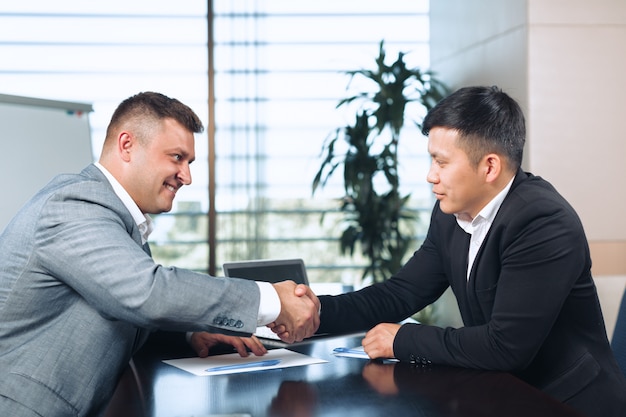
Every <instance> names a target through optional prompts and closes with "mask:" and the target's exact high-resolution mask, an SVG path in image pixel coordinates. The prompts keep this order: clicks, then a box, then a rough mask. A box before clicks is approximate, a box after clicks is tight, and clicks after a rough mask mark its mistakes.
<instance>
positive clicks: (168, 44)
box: [0, 0, 432, 283]
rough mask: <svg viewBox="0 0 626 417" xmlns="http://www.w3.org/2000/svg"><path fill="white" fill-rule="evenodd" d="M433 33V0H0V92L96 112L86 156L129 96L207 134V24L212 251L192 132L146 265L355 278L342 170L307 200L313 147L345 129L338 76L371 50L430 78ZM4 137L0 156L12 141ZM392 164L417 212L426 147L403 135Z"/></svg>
mask: <svg viewBox="0 0 626 417" xmlns="http://www.w3.org/2000/svg"><path fill="white" fill-rule="evenodd" d="M209 8H210V9H209ZM209 10H211V11H212V13H208V12H209ZM207 16H212V18H213V20H212V21H208V20H207ZM428 25H429V22H428V0H413V1H406V0H387V1H385V2H380V1H373V0H358V1H356V0H342V1H336V0H316V1H314V2H302V1H290V0H271V1H255V0H213V1H200V0H193V1H192V0H190V1H185V2H170V1H164V0H134V1H132V2H128V1H121V0H109V1H107V2H84V1H80V0H58V1H55V2H49V1H46V0H23V1H20V2H3V4H2V5H0V93H4V94H13V95H24V96H31V97H39V98H48V99H57V100H67V101H79V102H88V103H92V104H93V108H94V112H93V113H92V114H91V115H90V119H91V125H92V140H93V149H94V158H97V156H98V154H99V150H100V147H101V144H102V141H103V140H104V131H105V129H106V125H107V123H108V120H109V118H110V116H111V114H112V112H113V110H114V109H115V107H116V106H117V104H118V103H119V102H120V101H121V100H123V99H125V98H126V97H128V96H130V95H132V94H135V93H137V92H139V91H148V90H150V91H159V92H162V93H164V94H167V95H169V96H171V97H176V98H178V99H180V100H181V101H183V102H184V103H186V104H188V105H189V106H191V107H192V108H193V109H194V110H195V111H196V112H197V113H198V115H199V116H200V117H201V119H202V120H203V122H204V123H205V125H207V123H208V121H207V120H208V112H209V110H208V104H207V103H208V96H209V91H208V88H209V87H208V86H209V83H208V78H207V74H209V63H208V56H209V55H208V51H207V42H208V36H207V34H208V31H209V30H210V31H211V32H212V34H213V39H214V44H213V47H214V48H213V51H212V54H211V56H212V57H213V61H212V62H211V65H212V67H213V70H214V74H215V76H214V77H215V78H214V80H213V82H212V83H211V85H212V86H214V91H211V92H210V93H211V94H212V95H213V96H214V97H215V107H214V111H215V126H214V127H215V152H216V160H215V176H214V178H213V180H214V181H215V184H216V198H215V207H214V209H215V211H216V224H215V234H216V236H217V242H216V246H215V247H213V248H209V246H208V235H207V213H208V210H209V207H208V205H209V199H208V191H207V190H208V183H209V178H208V172H209V170H208V145H207V144H208V140H207V135H206V134H201V135H198V136H197V137H196V156H197V158H196V162H194V164H193V166H192V175H193V184H192V185H191V186H189V187H184V188H183V189H182V190H181V192H179V194H178V196H177V200H176V201H177V202H176V204H175V207H174V210H173V211H172V213H168V214H163V215H159V216H156V219H155V221H156V230H155V233H154V235H153V236H152V238H151V244H152V248H153V254H154V256H155V258H156V259H157V260H159V261H160V262H163V263H164V264H173V265H177V266H182V267H187V268H192V269H196V270H200V271H207V268H208V266H207V265H208V254H209V251H210V250H213V251H214V256H215V259H216V263H217V265H218V267H219V265H221V263H223V262H225V261H232V260H238V259H255V258H285V257H300V258H303V259H304V260H305V262H306V264H307V267H308V270H309V275H310V276H309V278H310V279H311V280H312V281H314V282H347V283H351V281H352V280H353V279H354V277H356V276H360V268H361V266H362V264H363V263H364V261H363V260H362V259H359V257H358V256H357V257H355V258H350V257H342V256H340V255H339V246H338V243H337V239H338V221H339V214H338V203H337V199H338V198H339V197H341V195H342V193H343V190H342V185H341V178H340V176H337V177H336V178H335V182H333V183H331V184H329V185H328V186H327V187H326V188H325V189H324V190H322V192H317V193H316V194H315V196H312V195H311V183H312V180H313V177H314V174H315V172H316V170H317V168H318V167H319V164H320V163H321V159H320V155H321V149H322V144H323V142H324V140H325V138H326V137H327V135H328V134H330V133H331V131H333V130H334V129H336V128H337V127H340V126H342V125H345V124H346V123H351V122H352V120H351V117H353V116H352V115H350V114H349V113H346V112H342V111H341V110H338V109H336V108H335V106H336V105H337V103H338V102H339V100H340V99H342V98H344V97H346V96H347V95H348V92H347V91H346V87H347V86H348V81H349V78H348V77H347V75H346V74H345V71H349V70H355V69H361V68H372V69H373V66H374V65H375V62H374V59H375V58H376V56H377V55H378V44H379V42H380V41H381V40H384V41H385V45H386V50H387V53H388V57H389V58H390V59H392V58H394V57H395V56H396V54H397V53H398V52H400V51H402V52H405V53H406V55H405V60H406V62H407V64H409V66H414V67H415V66H419V67H423V68H427V67H428V64H429V62H428V57H429V48H428V33H429V27H428ZM351 88H356V89H358V88H359V85H358V84H356V85H355V84H352V85H351ZM0 138H1V141H2V144H3V145H5V147H6V146H7V144H9V143H10V140H18V138H6V137H1V136H0ZM400 155H401V170H402V171H401V172H400V178H401V181H402V183H401V185H402V187H403V189H404V190H403V191H404V192H411V195H412V197H411V204H412V207H413V208H414V209H415V210H416V211H425V212H426V211H429V210H430V207H431V206H432V201H431V193H430V188H429V187H428V185H427V184H426V182H425V180H424V178H425V176H426V171H427V167H428V157H427V154H426V141H425V140H424V139H423V138H422V137H421V134H420V133H419V132H418V131H417V129H416V128H414V127H411V126H407V128H406V131H405V132H404V133H403V139H402V142H401V143H400ZM22 157H24V158H25V160H26V161H27V156H22ZM68 157H71V150H68ZM323 213H325V214H324V216H322V214H323ZM418 230H419V229H418ZM417 238H419V236H418V237H417ZM217 272H218V273H219V272H220V271H219V269H218V271H217Z"/></svg>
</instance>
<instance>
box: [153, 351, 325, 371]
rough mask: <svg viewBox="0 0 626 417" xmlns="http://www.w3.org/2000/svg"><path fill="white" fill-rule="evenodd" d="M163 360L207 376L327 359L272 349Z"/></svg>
mask: <svg viewBox="0 0 626 417" xmlns="http://www.w3.org/2000/svg"><path fill="white" fill-rule="evenodd" d="M163 362H164V363H166V364H168V365H171V366H175V367H177V368H179V369H182V370H183V371H187V372H190V373H192V374H194V375H198V376H208V375H224V374H236V373H241V372H254V371H262V370H269V369H280V368H290V367H293V366H304V365H312V364H315V363H326V362H328V361H325V360H323V359H318V358H313V357H311V356H307V355H303V354H302V353H298V352H293V351H291V350H288V349H272V350H269V351H268V352H267V353H266V354H265V355H263V356H254V355H252V354H251V355H250V356H248V357H247V358H242V357H241V356H239V354H238V353H229V354H226V355H215V356H208V357H206V358H183V359H168V360H164V361H163Z"/></svg>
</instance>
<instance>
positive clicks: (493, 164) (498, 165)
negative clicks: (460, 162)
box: [482, 153, 504, 182]
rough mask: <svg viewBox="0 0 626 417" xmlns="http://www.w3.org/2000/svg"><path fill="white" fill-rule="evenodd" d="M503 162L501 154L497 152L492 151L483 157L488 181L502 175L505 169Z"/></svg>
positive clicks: (492, 180)
mask: <svg viewBox="0 0 626 417" xmlns="http://www.w3.org/2000/svg"><path fill="white" fill-rule="evenodd" d="M503 162H504V161H503V160H502V158H501V157H500V155H498V154H495V153H490V154H488V155H486V156H485V157H484V158H483V162H482V165H483V169H484V171H483V172H484V174H485V181H486V182H494V181H496V180H497V179H498V178H499V177H500V175H501V174H502V171H503V170H504V167H503V166H502V164H503Z"/></svg>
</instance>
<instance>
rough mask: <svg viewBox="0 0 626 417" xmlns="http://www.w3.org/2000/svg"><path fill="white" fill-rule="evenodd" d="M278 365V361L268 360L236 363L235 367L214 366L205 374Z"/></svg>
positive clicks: (206, 370)
mask: <svg viewBox="0 0 626 417" xmlns="http://www.w3.org/2000/svg"><path fill="white" fill-rule="evenodd" d="M279 363H280V359H268V360H265V361H258V362H245V363H238V364H235V365H223V366H214V367H212V368H207V369H205V372H220V371H232V370H233V369H245V368H256V367H257V366H274V365H278V364H279Z"/></svg>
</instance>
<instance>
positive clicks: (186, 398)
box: [107, 336, 581, 417]
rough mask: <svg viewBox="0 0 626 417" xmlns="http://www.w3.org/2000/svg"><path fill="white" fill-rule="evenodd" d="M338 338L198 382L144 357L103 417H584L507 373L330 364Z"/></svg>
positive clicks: (345, 341) (345, 361)
mask: <svg viewBox="0 0 626 417" xmlns="http://www.w3.org/2000/svg"><path fill="white" fill-rule="evenodd" d="M359 343H360V337H354V336H353V337H337V338H332V339H325V340H321V341H316V342H313V343H309V344H305V345H300V346H297V347H293V348H292V350H294V351H297V352H300V353H304V354H307V355H310V356H313V357H317V358H321V359H325V360H328V361H329V362H328V363H323V364H314V365H308V366H300V367H294V368H284V369H276V370H265V371H258V372H247V373H242V374H231V375H219V376H207V377H199V376H194V375H192V374H190V373H188V372H185V371H182V370H180V369H178V368H175V367H173V366H170V365H166V364H164V363H163V362H162V361H161V360H162V359H172V358H173V357H174V356H171V354H170V356H164V355H163V354H154V353H149V354H142V355H139V356H137V357H136V358H134V360H133V363H132V364H131V366H129V368H128V369H127V371H126V372H125V374H124V375H123V377H122V379H121V381H120V383H119V385H118V388H117V391H116V393H115V396H114V398H113V400H112V401H111V404H110V406H109V410H108V412H107V417H109V416H111V417H112V416H117V417H125V416H132V417H174V416H176V417H191V416H195V417H200V416H202V417H205V416H213V415H224V414H226V415H230V416H238V417H239V416H248V415H249V416H252V417H263V416H280V417H286V416H297V417H307V416H337V417H340V416H341V417H345V416H358V417H368V416H384V417H396V416H401V417H403V416H429V417H452V416H459V417H461V416H462V417H474V416H476V417H478V416H481V417H486V416H494V417H518V416H519V417H542V416H549V417H581V416H580V414H578V413H576V412H575V411H573V410H572V409H571V408H569V407H567V406H565V405H563V404H562V403H560V402H558V401H556V400H554V399H552V398H551V397H549V396H547V395H546V394H544V393H542V392H541V391H539V390H537V389H535V388H533V387H532V386H530V385H528V384H526V383H524V382H522V381H521V380H519V379H518V378H516V377H514V376H513V375H511V374H508V373H503V372H486V371H476V370H470V369H462V368H450V367H440V366H425V367H424V366H416V365H411V364H408V363H382V362H379V361H368V360H362V359H354V358H344V357H335V356H334V355H332V353H331V352H332V349H333V348H335V347H339V346H349V347H352V346H357V345H359Z"/></svg>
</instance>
